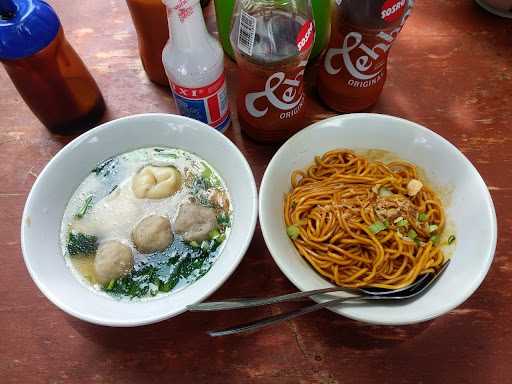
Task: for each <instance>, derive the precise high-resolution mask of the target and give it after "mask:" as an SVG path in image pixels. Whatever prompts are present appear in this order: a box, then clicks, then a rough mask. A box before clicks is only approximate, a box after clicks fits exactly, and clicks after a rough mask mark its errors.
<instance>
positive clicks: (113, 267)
mask: <svg viewBox="0 0 512 384" xmlns="http://www.w3.org/2000/svg"><path fill="white" fill-rule="evenodd" d="M133 262H134V260H133V255H132V250H131V249H130V247H128V246H127V245H125V244H123V243H121V242H120V241H117V240H111V241H106V242H104V243H103V244H101V245H100V246H99V247H98V251H97V252H96V256H95V258H94V270H95V272H96V279H97V280H98V282H99V283H101V284H106V283H108V282H109V281H111V280H114V279H117V278H119V277H121V276H124V275H127V274H128V273H130V271H131V270H132V268H133Z"/></svg>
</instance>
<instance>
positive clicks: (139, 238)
mask: <svg viewBox="0 0 512 384" xmlns="http://www.w3.org/2000/svg"><path fill="white" fill-rule="evenodd" d="M132 240H133V243H134V245H135V248H137V250H138V251H139V252H140V253H144V254H147V253H153V252H159V251H163V250H164V249H166V248H167V247H168V246H169V244H171V242H172V240H173V235H172V231H171V223H170V222H169V219H167V218H166V217H162V216H157V215H150V216H148V217H145V218H144V219H142V220H141V221H140V222H139V223H138V224H137V225H136V226H135V228H134V230H133V232H132Z"/></svg>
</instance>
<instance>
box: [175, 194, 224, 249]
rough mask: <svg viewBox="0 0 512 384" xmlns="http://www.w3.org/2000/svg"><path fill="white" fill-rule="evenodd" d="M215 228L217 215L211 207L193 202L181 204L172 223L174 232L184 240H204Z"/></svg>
mask: <svg viewBox="0 0 512 384" xmlns="http://www.w3.org/2000/svg"><path fill="white" fill-rule="evenodd" d="M215 228H217V216H216V215H215V211H214V210H213V208H207V207H203V206H202V205H199V204H194V203H185V204H183V205H182V206H181V208H180V210H179V213H178V217H177V218H176V222H175V223H174V229H175V231H176V233H180V234H182V235H183V238H184V239H185V240H186V241H202V240H206V239H207V238H208V233H210V231H212V230H213V229H215Z"/></svg>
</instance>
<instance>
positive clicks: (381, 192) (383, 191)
mask: <svg viewBox="0 0 512 384" xmlns="http://www.w3.org/2000/svg"><path fill="white" fill-rule="evenodd" d="M379 196H380V197H386V196H393V192H391V191H390V190H389V189H387V188H386V187H381V188H379Z"/></svg>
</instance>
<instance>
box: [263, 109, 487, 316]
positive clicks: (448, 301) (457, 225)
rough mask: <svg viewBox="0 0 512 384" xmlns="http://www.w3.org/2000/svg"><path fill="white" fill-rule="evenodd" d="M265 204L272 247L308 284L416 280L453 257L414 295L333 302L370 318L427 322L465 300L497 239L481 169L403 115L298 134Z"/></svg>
mask: <svg viewBox="0 0 512 384" xmlns="http://www.w3.org/2000/svg"><path fill="white" fill-rule="evenodd" d="M259 205H260V209H259V218H260V225H261V230H262V232H263V237H264V239H265V242H266V244H267V247H268V248H269V250H270V253H271V255H272V257H273V258H274V261H275V262H276V263H277V265H278V266H279V268H280V269H281V271H282V272H283V273H284V274H285V275H286V276H287V277H288V279H289V280H290V281H291V282H292V283H293V284H295V285H296V287H297V288H298V289H300V290H302V291H309V290H315V289H324V288H332V287H342V288H346V291H345V292H342V293H339V295H342V296H347V295H349V294H353V293H354V292H355V293H361V292H360V291H358V289H359V288H362V289H373V290H375V289H377V290H396V289H404V288H406V287H408V286H410V285H411V284H413V283H414V282H415V281H417V280H418V279H421V277H422V276H423V275H425V274H427V273H438V272H439V271H440V270H442V267H443V266H444V263H446V262H448V260H449V261H450V263H449V265H448V267H447V269H446V270H444V273H442V274H441V275H440V277H439V278H438V279H437V280H436V281H435V283H434V284H433V285H432V286H431V287H430V289H429V290H428V291H426V292H425V293H424V294H423V295H421V296H419V297H415V298H414V299H411V300H403V301H397V302H394V303H390V302H383V301H380V302H375V301H373V302H368V303H345V304H340V305H333V306H331V307H329V309H330V310H332V311H333V312H335V313H337V314H340V315H343V316H346V317H349V318H352V319H355V320H359V321H363V322H367V323H373V324H386V325H400V324H411V323H417V322H420V321H425V320H429V319H432V318H435V317H437V316H440V315H442V314H444V313H446V312H448V311H450V310H452V309H454V308H455V307H457V306H459V305H461V304H462V303H463V302H464V301H465V300H466V299H467V298H469V297H470V296H471V295H472V294H473V292H475V290H476V289H477V288H478V286H479V285H480V284H481V283H482V281H483V279H484V278H485V276H486V274H487V272H488V270H489V267H490V265H491V263H492V260H493V256H494V251H495V248H496V238H497V225H496V214H495V210H494V205H493V202H492V199H491V196H490V193H489V191H488V189H487V186H486V185H485V182H484V181H483V179H482V177H481V176H480V175H479V173H478V171H477V170H476V168H475V167H474V166H473V165H472V164H471V163H470V161H469V160H468V159H467V158H466V157H465V156H464V155H463V154H462V153H461V152H460V151H459V150H458V149H457V148H456V147H455V146H454V145H452V144H451V143H449V142H448V141H447V140H445V139H444V138H442V137H441V136H439V135H438V134H437V133H435V132H433V131H431V130H429V129H428V128H425V127H423V126H421V125H419V124H416V123H413V122H411V121H407V120H404V119H401V118H397V117H393V116H386V115H380V114H368V113H357V114H348V115H343V116H336V117H332V118H330V119H326V120H323V121H320V122H317V123H315V124H313V125H311V126H309V127H307V128H305V129H304V130H302V131H301V132H299V133H297V134H296V135H295V136H293V137H292V138H290V139H289V140H288V141H287V142H286V143H285V144H284V145H283V146H282V147H281V148H280V149H279V150H278V151H277V152H276V154H275V155H274V157H273V158H272V160H271V161H270V164H269V165H268V167H267V169H266V171H265V174H264V176H263V180H262V183H261V187H260V201H259ZM354 290H355V291H354ZM379 292H380V291H379ZM312 298H313V299H314V300H315V301H318V302H325V301H327V300H332V299H333V298H336V295H335V294H329V295H317V296H314V297H312Z"/></svg>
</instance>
